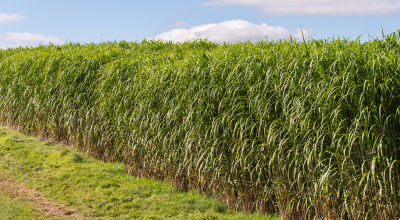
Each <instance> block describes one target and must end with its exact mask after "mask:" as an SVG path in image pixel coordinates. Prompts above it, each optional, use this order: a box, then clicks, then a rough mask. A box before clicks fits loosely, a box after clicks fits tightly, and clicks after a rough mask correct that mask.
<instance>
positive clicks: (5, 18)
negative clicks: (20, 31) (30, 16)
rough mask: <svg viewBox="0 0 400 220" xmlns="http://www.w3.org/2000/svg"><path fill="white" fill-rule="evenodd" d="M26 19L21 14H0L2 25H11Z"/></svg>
mask: <svg viewBox="0 0 400 220" xmlns="http://www.w3.org/2000/svg"><path fill="white" fill-rule="evenodd" d="M25 18H26V17H25V16H23V15H20V14H5V13H0V24H9V23H11V22H16V21H22V20H24V19H25Z"/></svg>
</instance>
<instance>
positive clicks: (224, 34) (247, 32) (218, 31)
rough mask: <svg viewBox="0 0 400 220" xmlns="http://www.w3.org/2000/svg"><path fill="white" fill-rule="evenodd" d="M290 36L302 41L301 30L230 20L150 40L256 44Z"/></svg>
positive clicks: (154, 37) (176, 30)
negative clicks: (291, 30)
mask: <svg viewBox="0 0 400 220" xmlns="http://www.w3.org/2000/svg"><path fill="white" fill-rule="evenodd" d="M303 34H304V37H305V38H307V37H308V36H309V35H310V31H309V30H304V29H303ZM290 35H292V37H293V38H298V39H302V33H301V30H300V29H298V30H297V32H296V33H290V31H288V30H286V29H284V28H283V27H279V26H277V27H273V26H268V25H266V24H265V23H262V24H260V25H258V24H253V23H250V22H248V21H244V20H230V21H224V22H221V23H219V24H206V25H199V26H195V27H191V28H189V29H185V28H178V29H172V30H170V31H167V32H164V33H161V34H159V35H156V36H153V37H150V38H149V39H154V40H159V39H160V40H166V41H170V40H171V41H173V42H184V41H187V40H191V39H193V38H202V39H205V38H208V40H210V41H213V42H238V41H248V40H249V41H251V42H256V41H258V40H266V37H268V40H278V39H287V38H289V36H290Z"/></svg>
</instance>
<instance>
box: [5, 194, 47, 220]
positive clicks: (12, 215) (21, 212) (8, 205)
mask: <svg viewBox="0 0 400 220" xmlns="http://www.w3.org/2000/svg"><path fill="white" fill-rule="evenodd" d="M0 210H1V211H0V219H3V220H14V219H21V220H24V219H38V220H41V219H51V218H48V217H45V216H44V215H43V214H42V213H41V212H40V211H38V210H35V208H34V205H33V204H30V203H29V202H28V201H26V200H25V199H24V198H22V197H11V196H9V195H8V194H6V193H4V192H2V191H0Z"/></svg>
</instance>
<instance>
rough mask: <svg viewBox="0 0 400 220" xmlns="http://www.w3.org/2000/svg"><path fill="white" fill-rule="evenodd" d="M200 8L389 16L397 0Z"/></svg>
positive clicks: (237, 1)
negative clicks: (251, 7)
mask: <svg viewBox="0 0 400 220" xmlns="http://www.w3.org/2000/svg"><path fill="white" fill-rule="evenodd" d="M200 5H202V6H226V5H230V6H253V7H255V8H257V9H259V10H261V12H262V13H263V14H264V15H267V16H272V15H345V16H347V15H389V14H394V13H399V12H400V1H399V0H379V1H377V0H279V1H276V0H209V1H207V2H202V3H200Z"/></svg>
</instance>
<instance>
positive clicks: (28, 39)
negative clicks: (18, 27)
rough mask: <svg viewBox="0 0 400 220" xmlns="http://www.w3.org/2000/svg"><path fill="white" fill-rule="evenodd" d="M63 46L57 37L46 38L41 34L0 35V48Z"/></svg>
mask: <svg viewBox="0 0 400 220" xmlns="http://www.w3.org/2000/svg"><path fill="white" fill-rule="evenodd" d="M50 42H51V43H53V44H63V43H64V41H63V40H62V39H61V38H59V37H57V36H53V35H50V36H46V35H43V34H31V33H5V34H0V48H4V49H5V48H8V47H19V46H37V45H39V44H40V43H42V44H48V43H50Z"/></svg>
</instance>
